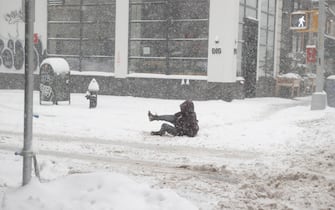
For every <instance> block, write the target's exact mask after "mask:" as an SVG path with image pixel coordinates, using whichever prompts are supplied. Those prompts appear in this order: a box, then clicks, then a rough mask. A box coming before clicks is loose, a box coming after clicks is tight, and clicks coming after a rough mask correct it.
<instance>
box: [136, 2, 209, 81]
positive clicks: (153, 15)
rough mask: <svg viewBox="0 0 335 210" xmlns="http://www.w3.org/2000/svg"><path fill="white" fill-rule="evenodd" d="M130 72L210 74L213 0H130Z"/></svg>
mask: <svg viewBox="0 0 335 210" xmlns="http://www.w3.org/2000/svg"><path fill="white" fill-rule="evenodd" d="M129 12H130V28H129V36H130V38H129V71H130V72H139V73H161V74H192V75H206V74H207V52H208V15H209V0H165V1H162V0H130V11H129Z"/></svg>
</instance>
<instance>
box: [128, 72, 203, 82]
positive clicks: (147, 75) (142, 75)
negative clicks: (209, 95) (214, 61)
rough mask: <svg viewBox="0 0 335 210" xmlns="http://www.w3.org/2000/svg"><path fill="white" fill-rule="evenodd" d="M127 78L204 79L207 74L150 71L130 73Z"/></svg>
mask: <svg viewBox="0 0 335 210" xmlns="http://www.w3.org/2000/svg"><path fill="white" fill-rule="evenodd" d="M127 78H155V79H191V80H206V81H207V76H201V75H166V74H150V73H130V74H128V75H127Z"/></svg>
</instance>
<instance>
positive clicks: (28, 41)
mask: <svg viewBox="0 0 335 210" xmlns="http://www.w3.org/2000/svg"><path fill="white" fill-rule="evenodd" d="M22 8H24V19H25V89H24V145H23V150H22V154H21V155H22V156H23V182H22V185H26V184H28V183H29V182H30V180H31V173H32V157H33V151H32V131H33V91H34V75H33V71H34V69H33V33H34V22H35V0H24V5H22Z"/></svg>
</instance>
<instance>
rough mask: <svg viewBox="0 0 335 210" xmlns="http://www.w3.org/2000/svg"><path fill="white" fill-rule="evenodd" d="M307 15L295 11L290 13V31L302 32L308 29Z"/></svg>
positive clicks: (303, 12)
mask: <svg viewBox="0 0 335 210" xmlns="http://www.w3.org/2000/svg"><path fill="white" fill-rule="evenodd" d="M308 21H309V20H308V13H307V12H306V11H297V12H292V13H291V27H290V29H292V30H303V29H307V28H308V25H309V23H308Z"/></svg>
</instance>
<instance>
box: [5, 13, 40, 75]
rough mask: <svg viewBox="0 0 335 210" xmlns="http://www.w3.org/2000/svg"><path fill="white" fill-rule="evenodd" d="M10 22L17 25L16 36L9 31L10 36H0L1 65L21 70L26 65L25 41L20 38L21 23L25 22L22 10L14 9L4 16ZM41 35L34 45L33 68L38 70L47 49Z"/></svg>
mask: <svg viewBox="0 0 335 210" xmlns="http://www.w3.org/2000/svg"><path fill="white" fill-rule="evenodd" d="M4 19H5V21H6V22H7V23H8V24H15V25H16V34H15V36H13V35H11V34H10V33H8V38H3V37H0V67H1V66H2V65H3V66H4V67H5V68H7V69H14V70H20V69H22V68H23V65H24V42H23V40H20V39H19V35H20V34H19V23H23V22H24V21H23V14H22V11H21V10H15V11H12V12H10V13H8V14H6V15H5V16H4ZM40 38H41V37H38V40H37V42H36V43H34V47H33V53H34V55H33V58H34V59H33V69H34V71H36V70H37V69H38V67H39V64H40V63H41V62H42V60H43V59H44V58H45V57H46V51H45V50H44V51H43V46H42V42H41V40H40Z"/></svg>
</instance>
